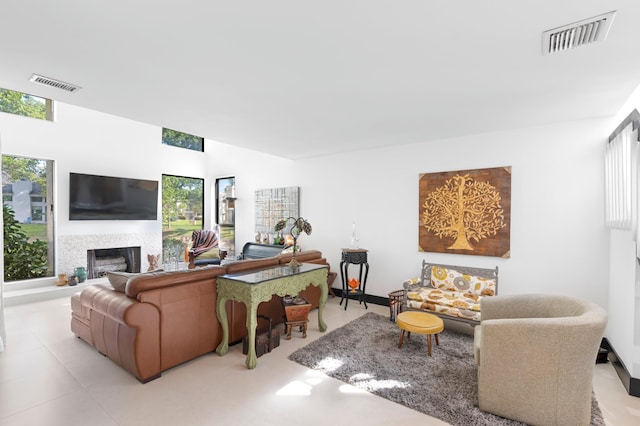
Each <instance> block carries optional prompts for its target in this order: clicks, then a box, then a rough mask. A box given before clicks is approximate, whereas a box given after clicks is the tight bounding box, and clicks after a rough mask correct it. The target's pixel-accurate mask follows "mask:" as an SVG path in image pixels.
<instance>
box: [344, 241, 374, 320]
mask: <svg viewBox="0 0 640 426" xmlns="http://www.w3.org/2000/svg"><path fill="white" fill-rule="evenodd" d="M367 252H368V250H365V249H342V260H341V261H340V277H341V278H342V294H341V296H340V305H342V301H343V300H344V309H345V311H346V310H347V304H348V303H349V297H354V298H356V297H357V298H358V301H359V302H360V303H361V304H362V303H363V302H364V308H365V309H368V307H367V298H366V294H365V290H366V288H367V276H368V275H369V263H368V262H367ZM350 264H354V265H360V273H359V275H358V286H357V287H354V288H350V287H349V265H350ZM363 266H364V271H365V272H364V280H363V279H362V269H363V268H362V267H363Z"/></svg>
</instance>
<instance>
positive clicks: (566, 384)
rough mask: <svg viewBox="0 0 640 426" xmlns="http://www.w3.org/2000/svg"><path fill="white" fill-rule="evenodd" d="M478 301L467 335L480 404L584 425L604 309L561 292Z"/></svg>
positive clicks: (508, 413)
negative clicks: (474, 324)
mask: <svg viewBox="0 0 640 426" xmlns="http://www.w3.org/2000/svg"><path fill="white" fill-rule="evenodd" d="M481 303H482V317H481V322H480V325H479V326H477V327H476V328H475V337H474V356H475V361H476V364H477V365H478V404H479V408H480V410H482V411H486V412H489V413H493V414H496V415H499V416H502V417H506V418H510V419H514V420H518V421H521V422H524V423H528V424H532V425H569V424H571V425H588V424H589V423H590V419H591V399H592V396H591V394H592V377H593V368H594V364H595V360H596V356H597V353H598V348H599V346H600V342H601V340H602V335H603V333H604V328H605V325H606V323H607V313H606V312H605V310H604V309H602V308H601V307H600V306H598V305H596V304H594V303H591V302H587V301H584V300H580V299H576V298H573V297H568V296H560V295H542V294H529V295H508V296H495V297H489V298H486V299H482V302H481Z"/></svg>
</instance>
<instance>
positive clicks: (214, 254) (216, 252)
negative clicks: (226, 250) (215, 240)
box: [196, 247, 220, 259]
mask: <svg viewBox="0 0 640 426" xmlns="http://www.w3.org/2000/svg"><path fill="white" fill-rule="evenodd" d="M196 259H220V248H219V247H214V248H212V249H209V250H207V251H205V252H204V253H202V254H199V255H198V256H197V257H196Z"/></svg>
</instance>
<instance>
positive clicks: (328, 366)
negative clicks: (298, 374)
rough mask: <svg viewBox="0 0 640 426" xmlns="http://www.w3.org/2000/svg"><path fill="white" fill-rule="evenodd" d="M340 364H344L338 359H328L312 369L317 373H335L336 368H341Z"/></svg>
mask: <svg viewBox="0 0 640 426" xmlns="http://www.w3.org/2000/svg"><path fill="white" fill-rule="evenodd" d="M342 364H344V363H343V362H342V361H340V360H339V359H335V358H331V357H328V358H325V359H323V360H322V361H320V362H319V363H318V365H316V366H315V368H314V369H315V370H318V371H322V372H323V373H329V372H331V371H335V370H337V369H338V368H340V367H342Z"/></svg>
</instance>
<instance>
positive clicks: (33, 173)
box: [2, 155, 55, 281]
mask: <svg viewBox="0 0 640 426" xmlns="http://www.w3.org/2000/svg"><path fill="white" fill-rule="evenodd" d="M52 176H53V162H52V161H50V160H41V159H36V158H24V157H14V156H10V155H3V156H2V180H3V182H2V201H3V209H2V210H3V219H4V224H3V225H4V266H5V268H4V279H5V281H17V280H26V279H31V278H40V277H51V276H53V275H54V260H55V256H54V249H53V247H54V245H53V237H54V220H53V208H52V206H53V190H52V188H53V183H52Z"/></svg>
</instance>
